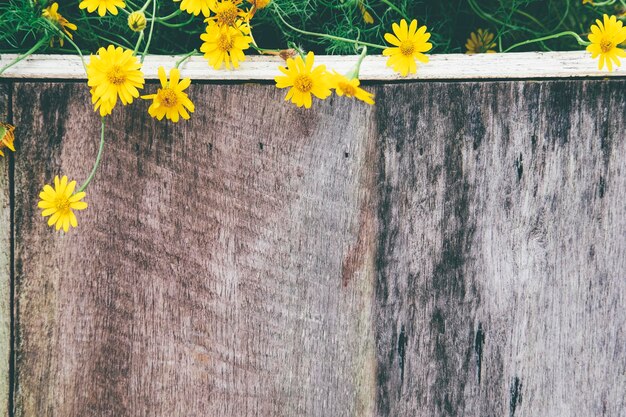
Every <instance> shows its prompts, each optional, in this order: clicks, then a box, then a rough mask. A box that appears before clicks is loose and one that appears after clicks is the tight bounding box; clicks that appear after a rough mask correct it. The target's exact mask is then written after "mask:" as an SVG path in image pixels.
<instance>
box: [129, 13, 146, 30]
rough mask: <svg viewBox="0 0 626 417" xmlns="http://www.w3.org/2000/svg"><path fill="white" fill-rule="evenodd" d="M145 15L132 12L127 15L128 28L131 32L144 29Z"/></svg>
mask: <svg viewBox="0 0 626 417" xmlns="http://www.w3.org/2000/svg"><path fill="white" fill-rule="evenodd" d="M146 24H147V22H146V15H145V14H143V12H141V11H139V12H132V13H131V14H130V15H128V27H129V28H130V30H132V31H133V32H141V31H142V30H144V29H145V28H146Z"/></svg>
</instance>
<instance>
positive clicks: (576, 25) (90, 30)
mask: <svg viewBox="0 0 626 417" xmlns="http://www.w3.org/2000/svg"><path fill="white" fill-rule="evenodd" d="M57 1H58V0H57ZM79 1H80V0H72V1H71V2H67V1H59V3H60V8H59V12H60V13H61V14H62V15H63V16H64V17H65V18H66V19H68V20H69V21H70V22H72V23H75V24H76V25H77V26H78V30H77V31H76V32H75V34H74V40H75V42H76V44H77V45H78V46H79V47H80V48H81V49H82V50H83V52H85V53H93V52H95V51H96V50H97V49H98V47H100V46H106V45H108V44H114V45H121V46H123V47H126V48H131V49H133V48H134V47H135V43H136V42H137V34H136V33H134V32H132V31H131V30H130V29H129V28H128V26H127V23H126V19H127V17H128V14H129V13H130V12H132V11H134V10H138V9H140V8H141V7H142V6H143V3H140V2H138V0H126V8H125V9H123V10H120V13H119V14H118V15H117V16H112V15H106V16H105V17H104V18H101V17H99V16H98V15H97V14H96V13H87V12H86V10H80V9H79V8H78V3H79ZM154 1H155V2H156V16H158V17H159V19H157V21H156V22H155V30H154V37H153V39H152V43H151V44H150V51H149V52H150V53H151V54H183V53H186V52H189V51H191V50H193V49H194V48H196V49H197V48H198V47H199V46H200V43H201V41H200V34H201V33H202V32H203V31H204V27H205V23H204V22H203V19H202V17H201V16H192V15H189V14H187V13H185V12H183V13H179V14H178V15H177V13H176V12H177V11H178V10H179V5H180V3H175V2H174V1H172V0H154ZM49 3H50V2H49V0H8V1H6V0H5V1H4V2H2V3H1V4H0V52H2V53H7V52H11V53H16V52H26V51H28V50H29V49H30V48H32V47H33V45H36V44H37V43H38V42H40V41H41V40H42V39H46V40H48V39H49V38H50V37H51V36H53V35H54V36H57V37H58V33H57V32H56V31H55V30H54V27H53V26H51V25H50V24H49V23H48V22H47V21H46V20H45V19H43V18H42V17H41V12H42V10H43V8H44V7H46V6H48V4H49ZM596 3H597V2H596ZM602 4H603V5H600V6H592V5H591V4H586V5H583V4H582V0H450V1H441V0H295V1H292V0H273V2H272V4H270V6H269V7H267V8H266V9H262V10H259V11H258V12H257V13H256V15H255V16H254V18H253V20H252V26H253V34H254V36H255V39H256V42H257V44H258V45H259V46H260V47H262V48H267V49H283V48H286V47H287V46H288V45H289V44H290V43H294V44H297V45H299V46H300V47H301V48H303V49H305V50H313V51H315V52H317V53H328V54H353V53H355V51H356V48H355V45H354V43H349V42H344V41H341V40H337V39H328V38H324V37H318V36H311V35H304V34H302V33H299V32H298V31H296V30H294V29H292V28H289V27H288V26H287V25H286V24H285V23H283V21H282V20H281V19H280V17H279V13H280V15H281V16H282V17H283V18H284V19H285V21H287V22H288V23H289V24H290V25H291V26H293V27H295V28H297V29H300V30H305V31H309V32H316V33H323V34H328V35H333V36H335V37H340V38H349V39H354V40H359V41H364V42H369V43H374V44H383V45H384V44H385V42H384V39H383V35H384V34H385V33H386V32H390V31H391V24H392V23H393V22H398V21H399V20H400V19H402V18H406V19H414V18H415V19H417V20H418V22H419V24H420V25H422V24H425V25H427V27H428V30H429V32H431V33H432V38H431V41H432V43H433V45H434V48H433V50H432V51H431V53H459V52H465V48H464V44H465V41H466V39H467V38H468V37H469V34H470V33H471V32H472V31H475V30H476V29H477V28H479V27H480V28H484V29H489V30H490V31H491V32H492V33H494V34H496V38H495V42H496V44H497V48H496V49H497V50H499V51H503V50H505V49H506V48H507V47H509V46H511V45H513V44H515V43H518V42H521V41H525V40H529V39H535V38H540V37H543V36H547V35H551V34H554V33H557V32H562V31H566V30H569V31H573V32H576V33H579V34H581V35H584V34H586V33H587V32H588V30H589V27H590V25H591V24H592V23H593V22H594V21H595V19H596V18H598V17H600V16H602V14H603V13H607V14H615V15H618V16H620V18H621V19H624V18H625V17H624V16H625V15H626V0H603V1H602ZM363 10H367V12H368V13H370V14H371V16H372V17H373V20H374V22H373V23H371V24H370V23H366V22H365V20H364V17H363V13H362V11H363ZM151 13H152V4H151V5H149V7H148V8H147V9H146V14H147V16H148V18H150V16H151ZM166 16H168V17H167V18H166V19H163V18H164V17H166ZM147 32H148V30H146V38H147ZM145 41H146V39H145V38H144V39H143V41H142V42H144V43H145ZM55 45H56V44H55ZM142 48H143V44H142ZM571 49H580V46H579V45H578V44H577V42H576V41H575V40H574V39H572V38H570V37H561V38H558V39H551V40H549V41H546V42H538V43H533V44H529V45H525V46H523V47H522V48H519V50H546V51H547V50H571ZM38 52H39V53H42V52H45V53H55V52H58V53H75V50H74V49H73V48H72V46H71V45H70V44H68V43H65V47H64V48H60V47H58V46H55V47H54V48H53V47H51V46H50V44H49V42H43V44H42V47H41V49H39V51H38ZM370 53H380V51H377V50H370Z"/></svg>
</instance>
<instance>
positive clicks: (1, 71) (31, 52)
mask: <svg viewBox="0 0 626 417" xmlns="http://www.w3.org/2000/svg"><path fill="white" fill-rule="evenodd" d="M48 39H49V38H41V39H40V40H39V42H37V43H36V44H35V45H34V46H33V47H32V48H30V49H29V50H28V51H26V52H25V53H23V54H22V55H20V56H18V57H17V58H16V59H15V61H13V62H11V63H9V64H7V65H5V66H4V67H2V68H0V74H2V73H3V72H4V71H6V70H8V69H9V68H11V67H12V66H13V65H15V64H17V63H18V62H20V61H22V60H24V59H26V58H28V57H29V56H30V55H32V54H34V53H35V52H37V50H38V49H39V48H41V47H42V46H43V44H44V43H46V42H48Z"/></svg>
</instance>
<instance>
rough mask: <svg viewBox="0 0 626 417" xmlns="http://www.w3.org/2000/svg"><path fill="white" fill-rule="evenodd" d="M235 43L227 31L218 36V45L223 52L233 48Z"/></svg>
mask: <svg viewBox="0 0 626 417" xmlns="http://www.w3.org/2000/svg"><path fill="white" fill-rule="evenodd" d="M233 43H234V42H233V39H232V38H231V37H230V36H228V34H226V33H222V34H220V37H219V38H217V47H218V48H219V49H220V50H221V51H223V52H228V51H230V50H231V49H232V48H233Z"/></svg>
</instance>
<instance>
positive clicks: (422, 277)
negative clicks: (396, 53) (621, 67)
mask: <svg viewBox="0 0 626 417" xmlns="http://www.w3.org/2000/svg"><path fill="white" fill-rule="evenodd" d="M625 87H626V81H624V80H613V81H605V80H597V81H581V80H576V81H542V82H482V83H473V82H470V83H454V82H450V83H407V84H388V85H379V86H376V87H373V88H374V89H375V90H376V93H377V105H376V107H369V106H366V105H363V104H360V103H354V102H351V101H348V100H345V99H343V100H342V99H331V100H328V101H325V102H323V103H317V104H316V106H315V108H314V109H311V110H308V111H307V110H302V109H297V108H294V107H292V106H291V105H289V104H286V103H283V101H282V98H283V96H284V92H283V91H278V90H276V89H275V88H274V87H273V86H271V85H255V84H248V85H215V84H205V85H194V86H192V87H191V90H190V95H191V97H192V99H193V100H194V102H195V103H196V109H197V111H196V113H195V114H194V115H193V116H192V119H191V121H189V122H186V123H180V124H178V125H173V124H167V123H163V122H161V123H159V122H156V121H153V120H152V119H150V118H149V117H148V116H147V111H146V110H147V106H148V103H145V102H144V103H135V104H133V106H132V108H125V109H124V110H123V111H121V109H116V111H115V112H114V115H113V116H112V117H111V118H110V119H109V126H108V128H107V132H108V134H107V149H106V151H105V155H104V159H103V163H102V167H101V170H100V171H99V173H98V175H97V176H96V179H95V182H94V183H93V185H92V186H91V187H90V188H89V189H88V195H87V197H86V199H85V200H86V201H87V202H88V203H89V204H90V207H89V209H88V210H86V211H84V212H81V213H80V214H79V228H78V229H76V230H72V231H71V232H70V233H68V234H67V235H64V236H63V235H60V234H57V233H55V232H53V231H52V230H51V229H49V228H48V227H47V226H46V224H45V222H44V221H43V220H42V219H41V218H40V215H39V210H38V209H37V208H36V201H37V194H38V192H39V190H40V188H41V187H42V185H43V184H44V183H45V182H49V181H51V179H52V178H53V177H54V175H55V174H67V175H68V176H70V177H72V178H76V179H78V180H79V181H80V180H82V179H83V178H84V177H85V176H86V175H87V174H88V172H89V169H90V167H91V163H92V161H93V159H94V158H95V154H96V148H97V142H98V132H99V118H98V117H97V116H96V115H95V114H94V113H93V112H92V111H91V108H90V101H89V96H88V89H87V88H86V87H85V86H84V85H83V84H82V83H77V84H73V83H65V84H61V83H49V84H41V83H19V84H17V85H16V87H15V90H14V94H13V103H14V108H15V111H14V113H15V121H16V124H19V126H20V129H21V130H20V138H21V139H22V144H21V149H20V157H19V158H18V159H17V160H16V168H15V183H16V208H15V210H16V224H15V228H16V242H15V251H16V261H15V265H16V299H15V303H16V307H17V316H16V321H17V334H16V337H17V338H16V343H17V344H16V348H17V375H16V398H15V402H16V416H37V417H40V416H63V417H73V416H81V417H84V416H172V415H185V416H205V415H210V416H217V417H219V416H272V417H273V416H332V417H335V416H400V417H403V416H407V417H408V416H411V417H413V416H461V415H463V416H502V415H508V416H511V417H512V416H536V415H544V416H565V415H607V416H615V415H624V414H626V411H625V410H626V404H625V400H624V395H623V393H624V392H625V391H626V359H625V357H626V352H625V350H626V347H625V345H626V334H625V330H624V329H626V313H625V312H624V309H623V304H624V299H625V298H626V239H625V231H626V204H625V203H624V194H625V191H626V169H625V168H626V164H625V163H624V159H623V156H624V155H626V141H625V140H624V139H625V138H624V131H625V130H624V127H625V126H624V118H625V116H626V114H625V109H626V101H625V99H624V95H623V91H624V88H625ZM150 88H151V89H154V88H155V86H154V85H151V87H150ZM20 103H32V105H31V106H24V105H21V106H20V105H19V104H20Z"/></svg>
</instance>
